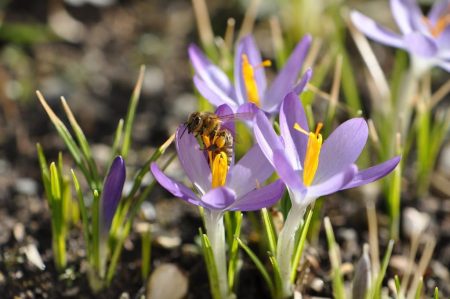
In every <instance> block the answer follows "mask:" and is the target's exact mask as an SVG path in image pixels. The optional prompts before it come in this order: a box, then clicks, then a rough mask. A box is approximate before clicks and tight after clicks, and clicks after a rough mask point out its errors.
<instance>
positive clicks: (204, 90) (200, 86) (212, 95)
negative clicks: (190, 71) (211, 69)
mask: <svg viewBox="0 0 450 299" xmlns="http://www.w3.org/2000/svg"><path fill="white" fill-rule="evenodd" d="M194 85H195V87H196V88H197V90H198V91H199V92H200V94H201V95H202V96H203V97H204V98H205V99H207V100H208V101H209V102H210V103H211V104H212V105H214V106H220V105H222V104H228V105H230V106H231V107H235V108H237V104H236V102H235V101H234V100H233V99H232V98H230V97H228V96H226V95H225V94H224V93H223V92H222V91H221V90H219V89H217V88H214V87H213V86H212V85H208V84H207V83H206V82H205V81H204V80H203V79H201V78H200V77H199V76H198V75H194Z"/></svg>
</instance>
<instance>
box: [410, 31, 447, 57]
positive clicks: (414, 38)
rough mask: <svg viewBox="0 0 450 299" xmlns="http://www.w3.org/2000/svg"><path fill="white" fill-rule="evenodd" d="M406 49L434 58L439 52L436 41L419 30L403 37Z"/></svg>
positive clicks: (415, 53)
mask: <svg viewBox="0 0 450 299" xmlns="http://www.w3.org/2000/svg"><path fill="white" fill-rule="evenodd" d="M403 40H404V43H405V47H406V49H407V50H408V51H409V52H410V53H412V54H414V55H417V56H421V57H426V58H432V57H434V56H436V54H437V52H438V46H437V44H436V41H435V40H434V39H433V38H431V37H429V36H426V35H424V34H422V33H419V32H412V33H409V34H406V35H405V36H404V37H403Z"/></svg>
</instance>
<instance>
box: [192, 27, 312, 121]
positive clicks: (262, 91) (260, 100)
mask: <svg viewBox="0 0 450 299" xmlns="http://www.w3.org/2000/svg"><path fill="white" fill-rule="evenodd" d="M310 45H311V36H309V35H306V36H305V37H304V38H303V39H302V40H301V41H300V42H299V43H298V44H297V46H296V47H295V49H294V50H293V52H292V54H291V56H290V57H289V59H288V61H287V62H286V65H285V66H284V68H283V69H282V70H281V71H280V72H279V73H278V75H277V76H276V77H275V79H274V80H273V82H272V84H271V85H270V86H269V87H267V82H266V74H265V71H264V67H266V66H270V61H268V60H265V61H263V60H262V59H261V53H260V52H259V50H258V48H257V46H256V43H255V40H254V39H253V37H252V36H246V37H244V38H242V39H241V40H240V42H239V44H238V45H237V48H236V53H235V56H234V81H235V82H234V86H233V84H232V83H231V82H230V80H229V79H228V77H227V75H226V74H225V73H224V72H223V71H222V70H221V69H220V68H219V67H217V66H216V65H214V64H212V63H211V61H210V60H209V59H208V58H207V57H206V56H205V55H204V54H203V53H202V51H201V50H200V49H199V48H198V47H197V46H196V45H191V46H190V47H189V57H190V60H191V63H192V65H193V67H194V70H195V76H194V84H195V86H196V87H197V89H198V90H199V92H200V93H201V94H202V96H203V97H205V98H206V99H207V100H208V101H210V103H211V104H213V105H215V106H216V107H217V106H220V105H222V104H227V105H229V106H230V107H231V108H232V110H233V112H244V113H246V112H248V111H255V109H254V107H253V104H254V105H256V106H257V107H259V108H261V109H262V110H263V111H265V112H267V113H276V112H277V111H278V109H279V107H280V104H281V101H282V100H283V98H284V96H285V95H286V94H287V93H288V92H290V91H296V92H297V93H300V92H302V91H303V89H304V88H305V86H306V84H307V83H308V81H309V79H310V78H311V74H312V71H311V69H308V70H307V71H306V72H305V74H304V75H303V77H302V78H301V79H300V81H299V82H298V83H297V84H296V82H297V77H298V75H299V72H300V71H301V69H302V66H303V62H304V60H305V56H306V54H307V53H308V50H309V47H310Z"/></svg>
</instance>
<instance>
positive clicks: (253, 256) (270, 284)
mask: <svg viewBox="0 0 450 299" xmlns="http://www.w3.org/2000/svg"><path fill="white" fill-rule="evenodd" d="M236 240H237V241H238V243H239V246H241V247H242V249H244V251H245V252H246V253H247V255H248V256H249V257H250V259H251V260H252V261H253V263H254V264H255V266H256V268H257V269H258V271H259V273H261V275H262V277H263V279H264V281H265V282H266V284H267V287H268V288H269V291H270V294H272V298H276V297H275V294H276V293H275V288H274V285H273V282H272V280H271V279H270V275H269V273H268V272H267V270H266V269H265V268H264V265H263V264H262V262H261V261H260V260H259V258H258V257H257V256H256V254H255V253H254V252H253V251H252V250H251V249H250V247H248V246H247V245H245V243H244V242H242V240H241V239H240V238H236Z"/></svg>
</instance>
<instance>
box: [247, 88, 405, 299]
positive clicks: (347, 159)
mask: <svg viewBox="0 0 450 299" xmlns="http://www.w3.org/2000/svg"><path fill="white" fill-rule="evenodd" d="M321 128H322V124H320V123H319V124H318V125H317V127H316V129H315V130H314V131H313V132H310V131H309V129H308V124H307V120H306V115H305V112H304V109H303V106H302V105H301V102H300V100H299V98H298V96H297V95H296V94H294V93H289V94H288V95H287V96H286V98H285V99H284V101H283V103H282V106H281V110H280V131H281V137H280V136H278V135H277V134H276V133H275V131H274V129H273V127H272V124H271V123H270V122H269V120H268V119H267V117H266V116H265V115H264V113H258V114H257V116H256V121H255V125H254V132H255V137H256V140H257V141H258V144H259V145H260V147H261V150H262V151H263V153H264V154H265V155H266V157H267V159H268V160H269V161H270V162H271V163H272V165H273V166H274V168H275V170H276V172H277V173H278V175H279V176H280V178H281V179H282V180H283V181H284V183H285V184H286V186H287V188H288V190H289V193H290V196H291V201H292V208H291V210H290V212H289V214H288V216H287V218H286V221H285V225H284V227H283V230H282V231H281V233H280V236H279V239H278V248H277V259H278V262H279V266H280V270H281V274H282V277H283V280H282V281H284V282H286V285H285V288H284V292H285V294H286V295H288V294H290V283H289V275H290V272H291V265H290V261H291V258H292V250H293V244H294V240H295V232H296V230H297V229H298V226H299V224H300V221H301V219H302V218H303V214H304V212H305V209H306V207H307V206H308V205H309V204H310V203H312V202H313V201H314V200H315V199H316V198H318V197H320V196H323V195H327V194H331V193H334V192H337V191H339V190H343V189H348V188H353V187H357V186H361V185H364V184H367V183H370V182H373V181H375V180H377V179H380V178H382V177H384V176H385V175H387V174H388V173H389V172H391V171H392V170H393V169H394V168H395V167H396V166H397V164H398V163H399V161H400V157H395V158H393V159H390V160H388V161H386V162H384V163H381V164H379V165H376V166H373V167H371V168H368V169H365V170H358V167H357V166H356V165H355V164H354V163H355V161H356V159H357V158H358V156H359V155H360V153H361V151H362V149H363V148H364V145H365V144H366V141H367V137H368V127H367V123H366V121H365V120H364V119H362V118H353V119H350V120H348V121H346V122H344V123H343V124H341V125H340V126H339V127H338V128H337V129H336V130H335V131H334V132H333V133H332V134H331V135H330V136H329V137H328V138H327V139H326V140H325V141H323V138H322V135H321V134H320V130H321Z"/></svg>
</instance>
